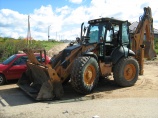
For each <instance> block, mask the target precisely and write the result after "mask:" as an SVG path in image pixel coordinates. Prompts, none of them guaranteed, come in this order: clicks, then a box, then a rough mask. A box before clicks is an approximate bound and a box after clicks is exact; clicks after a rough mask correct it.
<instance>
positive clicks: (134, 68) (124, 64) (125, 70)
mask: <svg viewBox="0 0 158 118" xmlns="http://www.w3.org/2000/svg"><path fill="white" fill-rule="evenodd" d="M138 74H139V65H138V62H137V61H136V60H135V59H134V58H132V57H128V58H122V59H121V60H120V61H119V62H118V63H117V64H116V65H115V66H114V71H113V77H114V81H115V82H116V83H117V84H118V85H120V86H123V87H129V86H132V85H134V84H135V83H136V81H137V80H138Z"/></svg>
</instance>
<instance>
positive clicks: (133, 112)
mask: <svg viewBox="0 0 158 118" xmlns="http://www.w3.org/2000/svg"><path fill="white" fill-rule="evenodd" d="M66 45H67V44H63V45H62V47H61V48H63V47H66ZM58 48H59V46H58ZM61 48H60V49H61ZM52 50H54V49H52ZM64 92H65V94H64V97H63V98H62V99H61V100H56V101H45V102H36V101H34V100H33V99H32V98H30V97H29V96H27V95H26V94H25V93H24V92H23V91H22V90H21V89H19V88H18V86H17V85H16V84H15V83H11V84H9V85H4V86H0V118H35V117H37V118H43V117H45V118H93V117H94V116H96V117H97V116H99V118H109V117H111V118H116V117H117V118H127V117H128V118H133V117H136V118H142V117H143V118H149V117H150V118H158V112H157V111H158V59H156V60H154V61H145V65H144V75H142V76H139V79H138V81H137V82H136V84H135V85H134V86H132V87H125V88H122V87H118V86H117V85H116V84H115V83H114V81H113V78H112V77H111V78H110V79H109V80H108V81H107V80H102V81H101V82H99V84H98V86H97V88H96V89H95V90H94V92H93V93H91V94H89V95H86V96H83V95H80V94H78V93H76V92H75V91H74V90H73V89H72V88H71V86H70V85H69V84H67V85H65V86H64Z"/></svg>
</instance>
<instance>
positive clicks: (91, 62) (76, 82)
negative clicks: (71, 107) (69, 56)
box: [71, 57, 99, 94]
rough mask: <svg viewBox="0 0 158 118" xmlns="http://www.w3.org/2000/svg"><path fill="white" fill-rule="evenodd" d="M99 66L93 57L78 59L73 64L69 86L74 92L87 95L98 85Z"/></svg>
mask: <svg viewBox="0 0 158 118" xmlns="http://www.w3.org/2000/svg"><path fill="white" fill-rule="evenodd" d="M98 80H99V66H98V62H97V60H96V59H95V58H93V57H78V58H77V59H76V60H75V61H74V64H73V67H72V73H71V85H72V87H73V88H74V89H75V91H77V92H79V93H82V94H88V93H90V92H91V91H92V90H93V89H94V88H95V87H96V86H97V84H98Z"/></svg>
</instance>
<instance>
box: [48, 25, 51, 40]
mask: <svg viewBox="0 0 158 118" xmlns="http://www.w3.org/2000/svg"><path fill="white" fill-rule="evenodd" d="M50 26H51V25H49V26H48V41H49V37H50V36H49V30H50Z"/></svg>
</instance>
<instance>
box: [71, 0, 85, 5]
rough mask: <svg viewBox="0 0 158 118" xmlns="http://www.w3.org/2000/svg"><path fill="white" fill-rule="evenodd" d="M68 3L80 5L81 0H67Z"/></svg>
mask: <svg viewBox="0 0 158 118" xmlns="http://www.w3.org/2000/svg"><path fill="white" fill-rule="evenodd" d="M69 2H72V3H75V4H80V3H82V0H69Z"/></svg>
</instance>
